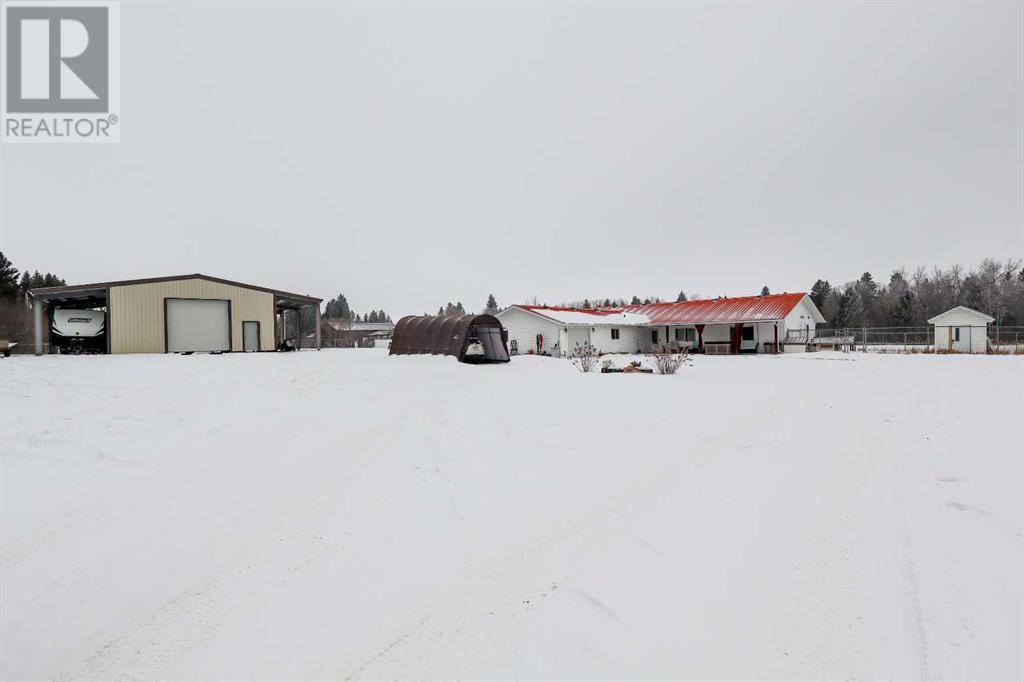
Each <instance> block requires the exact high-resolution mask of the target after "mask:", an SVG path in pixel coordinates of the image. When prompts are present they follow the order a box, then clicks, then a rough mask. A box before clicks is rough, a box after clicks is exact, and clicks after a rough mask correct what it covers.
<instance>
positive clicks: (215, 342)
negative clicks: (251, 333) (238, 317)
mask: <svg viewBox="0 0 1024 682" xmlns="http://www.w3.org/2000/svg"><path fill="white" fill-rule="evenodd" d="M229 310H230V309H229V308H228V302H227V301H210V300H193V299H184V298H169V299H167V352H169V353H180V352H187V351H197V352H204V351H218V350H219V351H226V350H231V314H230V312H229Z"/></svg>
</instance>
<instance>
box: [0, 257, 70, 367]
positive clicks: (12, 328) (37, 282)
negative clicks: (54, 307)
mask: <svg viewBox="0 0 1024 682" xmlns="http://www.w3.org/2000/svg"><path fill="white" fill-rule="evenodd" d="M63 286H67V282H65V281H64V279H63V278H62V277H58V276H57V275H54V274H52V273H49V272H47V273H46V274H40V273H39V271H38V270H35V271H33V272H29V271H28V270H25V271H24V272H21V271H19V270H18V268H16V267H14V264H13V263H12V262H11V261H10V259H8V258H7V256H6V255H5V254H4V252H3V251H0V339H7V340H8V341H14V342H16V343H19V344H22V345H23V346H24V347H28V345H29V344H31V342H32V324H33V323H32V310H31V309H30V308H29V307H28V305H27V302H28V292H29V289H35V288H38V287H63Z"/></svg>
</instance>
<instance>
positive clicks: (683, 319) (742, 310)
mask: <svg viewBox="0 0 1024 682" xmlns="http://www.w3.org/2000/svg"><path fill="white" fill-rule="evenodd" d="M806 295H807V294H806V293H796V294H768V295H766V296H742V297H739V298H714V299H708V300H704V301H681V302H679V303H651V304H648V305H628V306H626V307H625V310H626V311H627V312H631V313H642V314H644V315H647V316H648V317H649V318H650V320H651V324H722V323H728V322H759V321H768V320H781V319H783V318H784V317H786V315H788V314H789V313H790V311H792V310H793V308H795V307H796V305H797V304H798V303H800V301H801V300H803V297H804V296H806Z"/></svg>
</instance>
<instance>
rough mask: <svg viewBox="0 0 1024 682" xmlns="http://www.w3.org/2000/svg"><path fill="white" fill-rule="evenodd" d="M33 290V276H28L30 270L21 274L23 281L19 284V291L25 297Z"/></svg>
mask: <svg viewBox="0 0 1024 682" xmlns="http://www.w3.org/2000/svg"><path fill="white" fill-rule="evenodd" d="M31 288H32V276H31V275H29V274H28V270H26V271H25V272H23V273H21V281H20V282H19V283H18V291H19V292H21V295H22V296H24V295H26V294H27V293H28V290H29V289H31Z"/></svg>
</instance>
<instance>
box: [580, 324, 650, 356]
mask: <svg viewBox="0 0 1024 682" xmlns="http://www.w3.org/2000/svg"><path fill="white" fill-rule="evenodd" d="M613 329H618V330H619V338H617V339H613V338H612V330H613ZM646 332H647V330H646V329H645V328H643V327H611V326H604V325H597V326H595V327H594V331H592V332H591V333H590V343H592V344H594V348H596V349H597V350H598V352H601V353H635V352H636V350H637V346H638V344H639V336H640V335H643V334H645V333H646Z"/></svg>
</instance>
